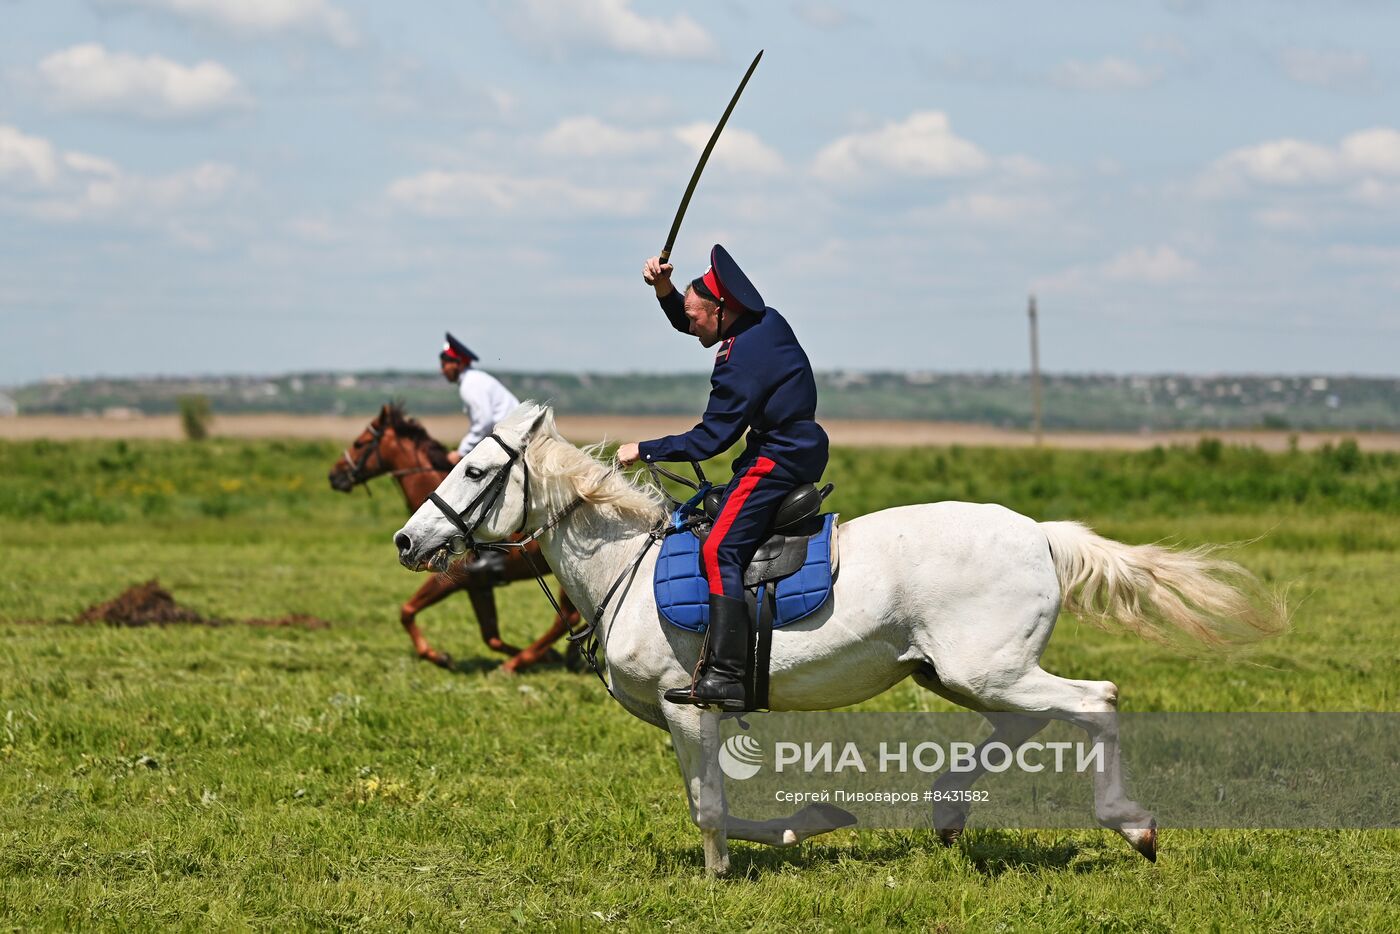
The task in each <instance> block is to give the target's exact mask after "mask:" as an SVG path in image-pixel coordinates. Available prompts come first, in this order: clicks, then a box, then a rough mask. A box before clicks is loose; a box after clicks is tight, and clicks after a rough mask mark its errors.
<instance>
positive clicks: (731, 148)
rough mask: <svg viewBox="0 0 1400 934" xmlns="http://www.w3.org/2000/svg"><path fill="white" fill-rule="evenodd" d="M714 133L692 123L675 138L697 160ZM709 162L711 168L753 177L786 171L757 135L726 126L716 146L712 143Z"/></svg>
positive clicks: (705, 126)
mask: <svg viewBox="0 0 1400 934" xmlns="http://www.w3.org/2000/svg"><path fill="white" fill-rule="evenodd" d="M714 131H715V128H714V126H713V125H711V124H708V123H691V124H688V125H686V126H682V127H677V128H676V130H675V136H676V139H678V140H680V141H681V142H682V143H684V144H685V145H686V146H688V147H689V148H690V149H691V151H692V152H693V153H694V154H695V155H696V157H699V155H700V153H701V151H703V150H704V148H705V144H706V143H708V142H709V141H710V134H711V133H713V132H714ZM710 161H711V163H713V164H714V165H721V166H724V167H726V168H729V169H733V170H734V171H736V172H743V173H748V174H752V175H776V174H777V173H779V172H781V171H783V169H784V168H785V166H784V163H783V157H782V156H780V155H778V153H777V151H776V150H774V149H773V148H771V147H770V146H768V145H767V144H766V143H764V142H763V140H761V139H759V138H758V136H757V135H756V134H754V133H750V132H749V131H748V130H740V129H738V128H737V127H732V126H726V127H725V129H724V132H723V133H722V134H720V138H719V142H717V143H715V148H714V151H713V152H712V153H710Z"/></svg>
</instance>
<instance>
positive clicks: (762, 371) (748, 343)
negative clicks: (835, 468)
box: [641, 289, 827, 483]
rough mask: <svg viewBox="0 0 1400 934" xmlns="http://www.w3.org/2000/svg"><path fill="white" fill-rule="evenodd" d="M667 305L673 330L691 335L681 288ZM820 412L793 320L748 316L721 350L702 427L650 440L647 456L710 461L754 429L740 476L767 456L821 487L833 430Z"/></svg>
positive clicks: (769, 313) (768, 313) (791, 476)
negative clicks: (820, 417)
mask: <svg viewBox="0 0 1400 934" xmlns="http://www.w3.org/2000/svg"><path fill="white" fill-rule="evenodd" d="M660 302H661V308H662V310H663V311H665V312H666V317H667V318H669V319H670V321H671V324H672V326H673V327H675V329H676V330H677V331H683V332H685V333H687V334H689V333H690V321H689V319H687V318H686V316H685V297H684V296H683V295H682V294H681V292H680V290H678V289H672V290H671V292H670V293H669V294H668V295H666V297H665V298H662V299H660ZM816 415H817V382H816V379H815V378H814V377H813V375H812V364H811V363H810V362H809V361H808V360H807V354H806V352H805V351H803V349H802V346H801V345H800V344H798V343H797V336H796V335H795V334H793V333H792V328H791V327H789V326H788V323H787V319H785V318H784V317H783V316H782V315H780V314H778V312H777V311H776V310H775V309H773V308H765V309H763V310H762V311H759V312H752V311H749V312H745V313H744V314H743V315H741V316H740V318H739V320H738V321H736V322H734V324H733V325H732V326H731V327H730V328H729V330H728V332H727V333H726V335H725V337H724V339H722V340H721V341H720V342H719V343H718V344H717V345H715V369H714V372H713V373H712V374H711V375H710V402H709V405H707V406H706V407H705V415H704V417H703V418H702V419H701V421H700V424H698V425H696V426H695V427H694V428H692V429H690V431H687V432H686V433H685V434H683V435H670V436H669V437H665V438H658V439H657V440H655V441H644V442H642V445H641V454H642V459H643V460H644V461H647V462H655V461H685V460H694V461H702V460H706V459H707V458H711V457H714V456H716V455H717V454H720V453H722V452H723V451H725V450H726V449H728V448H729V447H730V446H731V445H733V444H734V443H735V442H736V441H738V440H739V436H740V435H741V434H743V432H744V429H745V428H748V429H749V437H748V444H747V446H746V447H745V448H744V453H743V454H742V455H741V456H740V457H739V459H738V460H736V461H735V462H734V468H733V469H734V473H735V474H738V473H739V471H740V470H743V469H744V468H745V467H747V466H749V465H750V464H752V463H753V462H754V461H756V460H757V459H758V458H760V457H766V458H768V459H769V460H771V461H773V463H774V464H776V465H777V468H778V469H779V470H780V471H782V473H784V474H786V475H787V477H786V479H788V480H790V481H792V482H794V483H804V482H807V481H811V482H816V481H817V480H820V479H821V475H822V471H823V470H825V469H826V460H827V438H826V432H825V431H823V430H822V428H821V426H820V425H818V424H817V422H816Z"/></svg>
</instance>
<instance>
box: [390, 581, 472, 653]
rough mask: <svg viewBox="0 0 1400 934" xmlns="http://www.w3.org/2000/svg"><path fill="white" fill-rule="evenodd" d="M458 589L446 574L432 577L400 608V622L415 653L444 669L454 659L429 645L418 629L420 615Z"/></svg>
mask: <svg viewBox="0 0 1400 934" xmlns="http://www.w3.org/2000/svg"><path fill="white" fill-rule="evenodd" d="M457 587H458V585H457V583H456V582H455V581H453V580H452V579H451V578H450V577H448V576H447V575H445V574H433V575H430V576H429V577H428V579H427V580H426V581H424V582H423V586H422V587H419V588H418V590H417V591H416V592H415V593H414V594H413V596H411V597H409V598H408V602H407V603H405V604H403V606H401V607H399V622H400V623H401V624H402V625H403V628H404V631H405V632H407V633H408V637H409V638H410V639H411V640H413V651H414V652H416V653H417V655H418V657H419V658H421V659H423V660H425V661H430V662H432V663H433V664H435V665H442V666H443V667H448V666H450V665H451V664H452V657H451V656H449V655H448V654H447V653H445V652H439V651H437V650H436V649H434V648H433V647H432V646H430V645H429V644H428V640H427V638H426V637H425V636H424V635H423V632H422V630H421V629H419V628H418V614H419V613H421V612H423V611H424V610H426V609H427V608H428V607H430V606H432V605H433V604H435V603H438V602H439V601H441V600H442V598H444V597H446V596H447V595H448V594H450V593H452V592H454V591H455V590H457Z"/></svg>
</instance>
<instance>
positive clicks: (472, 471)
mask: <svg viewBox="0 0 1400 934" xmlns="http://www.w3.org/2000/svg"><path fill="white" fill-rule="evenodd" d="M462 473H464V474H466V475H467V479H468V480H480V479H481V478H482V477H484V476H486V471H484V470H482V469H481V468H480V467H468V468H467V469H466V470H464V471H462Z"/></svg>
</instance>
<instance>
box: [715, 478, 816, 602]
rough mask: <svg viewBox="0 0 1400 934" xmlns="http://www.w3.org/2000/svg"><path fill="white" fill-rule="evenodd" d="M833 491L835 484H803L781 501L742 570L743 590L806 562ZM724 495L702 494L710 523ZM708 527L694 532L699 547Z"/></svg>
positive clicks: (777, 577) (794, 570)
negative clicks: (766, 533)
mask: <svg viewBox="0 0 1400 934" xmlns="http://www.w3.org/2000/svg"><path fill="white" fill-rule="evenodd" d="M834 489H836V484H834V483H828V484H826V485H825V486H823V487H821V488H818V487H817V485H816V484H815V483H804V484H802V485H801V486H799V487H797V488H795V489H794V490H793V491H792V492H791V493H789V494H788V495H787V496H786V497H784V498H783V502H782V505H780V506H779V507H778V511H777V513H776V514H775V515H774V517H773V527H772V529H771V530H770V532H769V535H768V538H767V539H766V540H765V541H764V542H763V544H762V545H759V546H758V551H756V552H754V556H753V560H752V561H750V562H749V566H748V567H747V568H745V569H744V586H745V587H757V586H759V585H760V584H764V583H767V582H769V581H776V580H781V579H783V578H784V577H788V576H789V575H791V574H794V573H796V572H797V570H798V568H800V567H802V563H803V562H804V561H806V560H807V540H808V539H809V538H811V537H812V536H813V535H816V534H817V533H818V532H820V531H821V530H822V518H821V515H820V513H821V510H822V503H823V501H825V500H826V498H827V497H828V496H830V495H831V491H832V490H834ZM723 495H724V490H722V489H712V490H710V492H709V493H707V494H706V495H705V499H704V502H703V506H704V512H705V515H706V516H708V517H709V518H710V520H711V522H713V521H714V517H715V516H717V515H718V514H719V504H720V498H721V497H722V496H723ZM711 527H712V526H709V525H706V526H704V527H702V528H700V529H697V530H696V536H697V537H698V538H699V539H700V541H701V543H702V544H703V543H704V541H705V539H706V538H708V537H709V535H710V528H711Z"/></svg>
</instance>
